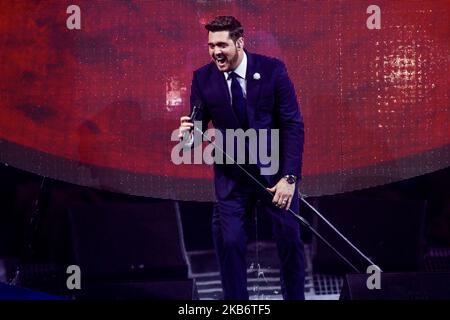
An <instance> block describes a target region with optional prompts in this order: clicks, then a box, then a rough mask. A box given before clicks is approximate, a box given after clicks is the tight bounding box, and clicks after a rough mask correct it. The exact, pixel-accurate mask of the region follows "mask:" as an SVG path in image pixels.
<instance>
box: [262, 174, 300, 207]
mask: <svg viewBox="0 0 450 320" xmlns="http://www.w3.org/2000/svg"><path fill="white" fill-rule="evenodd" d="M266 189H267V190H269V191H270V192H275V195H274V196H273V199H272V203H273V204H274V205H276V206H277V207H278V208H281V209H286V210H289V208H290V206H291V201H292V197H293V196H294V192H295V183H293V184H289V183H288V182H287V181H286V179H284V178H281V179H280V181H278V183H277V184H276V185H275V186H274V187H272V188H266Z"/></svg>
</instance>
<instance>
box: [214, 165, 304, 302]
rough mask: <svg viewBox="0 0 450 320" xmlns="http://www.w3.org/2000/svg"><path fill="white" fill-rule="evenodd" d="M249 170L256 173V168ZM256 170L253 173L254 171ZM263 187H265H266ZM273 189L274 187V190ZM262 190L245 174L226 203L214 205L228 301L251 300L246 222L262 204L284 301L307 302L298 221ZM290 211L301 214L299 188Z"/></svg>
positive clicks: (221, 270)
mask: <svg viewBox="0 0 450 320" xmlns="http://www.w3.org/2000/svg"><path fill="white" fill-rule="evenodd" d="M246 168H247V170H249V171H250V172H252V173H253V174H255V175H256V176H257V177H258V180H259V181H261V182H263V179H262V178H261V177H260V176H258V175H257V173H255V170H254V167H252V168H250V169H249V168H248V167H246ZM252 169H253V170H252ZM263 184H264V183H263ZM271 187H272V186H271ZM272 198H273V196H271V195H270V194H269V193H268V192H267V191H266V190H264V189H263V188H262V186H260V185H258V184H257V183H256V182H255V181H254V180H252V179H251V178H249V177H248V176H247V175H246V174H245V173H244V172H242V175H240V178H239V181H237V183H236V185H235V187H234V189H233V190H232V191H231V193H230V194H229V195H228V196H227V197H226V198H225V199H218V200H217V202H216V203H215V205H214V213H213V219H212V231H213V238H214V239H213V240H214V246H215V249H216V254H217V258H218V262H219V267H220V274H221V281H222V288H223V294H224V299H225V300H248V299H249V294H248V290H247V261H246V251H247V250H246V249H247V235H246V232H245V228H244V222H245V220H246V217H247V215H249V214H251V212H252V211H253V209H254V206H255V205H256V202H257V201H258V200H260V202H261V204H262V208H263V209H265V210H263V211H266V212H267V213H268V214H270V216H271V220H272V230H273V235H274V238H275V241H276V245H277V251H278V258H279V260H280V266H281V268H280V283H281V290H282V295H283V298H284V299H285V300H304V298H305V294H304V281H305V258H304V248H303V243H302V241H301V239H300V227H299V223H298V222H297V220H296V218H295V217H294V216H293V215H292V214H291V213H289V212H288V211H286V210H284V209H280V208H278V207H276V206H275V205H274V204H273V203H272ZM291 209H292V210H293V211H294V212H295V213H298V212H299V201H298V192H297V187H296V188H295V193H294V197H293V199H292V202H291Z"/></svg>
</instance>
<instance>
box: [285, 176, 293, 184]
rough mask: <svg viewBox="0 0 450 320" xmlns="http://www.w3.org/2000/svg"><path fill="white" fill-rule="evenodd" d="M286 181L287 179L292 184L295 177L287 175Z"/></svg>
mask: <svg viewBox="0 0 450 320" xmlns="http://www.w3.org/2000/svg"><path fill="white" fill-rule="evenodd" d="M286 181H287V182H288V183H289V184H293V183H295V178H294V177H293V176H287V177H286Z"/></svg>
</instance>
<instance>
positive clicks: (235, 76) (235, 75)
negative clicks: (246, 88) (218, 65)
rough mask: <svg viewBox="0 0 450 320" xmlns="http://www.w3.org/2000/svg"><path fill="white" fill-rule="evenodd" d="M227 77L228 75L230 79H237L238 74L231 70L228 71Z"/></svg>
mask: <svg viewBox="0 0 450 320" xmlns="http://www.w3.org/2000/svg"><path fill="white" fill-rule="evenodd" d="M228 77H229V78H230V79H237V78H238V77H239V76H238V74H237V73H236V72H234V71H232V72H230V74H229V75H228Z"/></svg>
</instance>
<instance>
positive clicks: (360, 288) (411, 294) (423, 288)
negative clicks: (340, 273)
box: [340, 272, 450, 300]
mask: <svg viewBox="0 0 450 320" xmlns="http://www.w3.org/2000/svg"><path fill="white" fill-rule="evenodd" d="M369 276H370V275H369V274H347V275H346V276H345V279H344V285H343V287H342V291H341V295H340V300H448V299H450V273H441V272H436V273H431V272H430V273H420V272H410V273H385V272H382V273H381V274H380V280H381V281H380V284H381V285H380V289H368V288H367V283H366V282H367V279H368V277H369Z"/></svg>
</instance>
